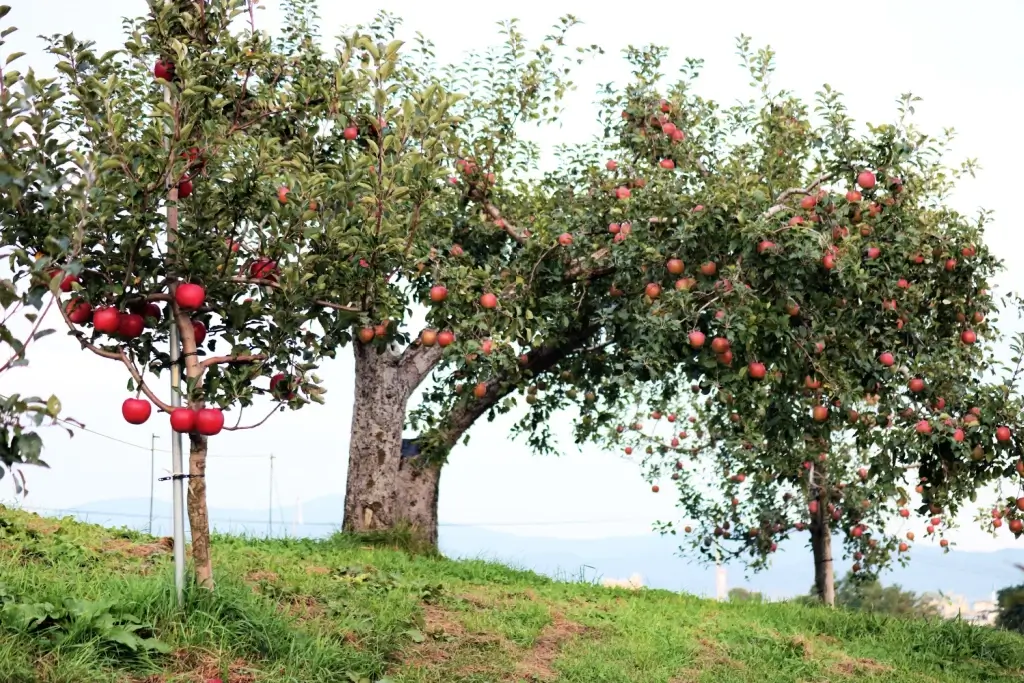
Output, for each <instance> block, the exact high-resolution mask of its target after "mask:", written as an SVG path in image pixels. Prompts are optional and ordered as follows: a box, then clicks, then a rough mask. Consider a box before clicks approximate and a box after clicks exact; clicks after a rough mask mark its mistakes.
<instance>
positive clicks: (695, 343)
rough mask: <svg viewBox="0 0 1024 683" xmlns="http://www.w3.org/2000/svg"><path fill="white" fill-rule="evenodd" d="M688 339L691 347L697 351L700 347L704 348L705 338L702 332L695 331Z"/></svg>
mask: <svg viewBox="0 0 1024 683" xmlns="http://www.w3.org/2000/svg"><path fill="white" fill-rule="evenodd" d="M687 338H688V339H689V341H690V346H691V347H693V348H695V349H699V348H700V347H702V346H704V339H705V337H704V333H703V332H701V331H700V330H694V331H693V332H691V333H690V334H689V335H688V337H687Z"/></svg>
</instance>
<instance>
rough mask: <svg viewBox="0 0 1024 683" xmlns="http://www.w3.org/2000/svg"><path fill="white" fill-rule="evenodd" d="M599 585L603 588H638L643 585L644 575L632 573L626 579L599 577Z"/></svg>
mask: <svg viewBox="0 0 1024 683" xmlns="http://www.w3.org/2000/svg"><path fill="white" fill-rule="evenodd" d="M601 585H602V586H604V587H605V588H628V589H630V590H639V589H641V588H643V587H644V577H642V576H640V575H639V574H633V575H632V576H630V577H629V578H628V579H601Z"/></svg>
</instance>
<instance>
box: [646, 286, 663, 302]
mask: <svg viewBox="0 0 1024 683" xmlns="http://www.w3.org/2000/svg"><path fill="white" fill-rule="evenodd" d="M644 294H646V295H647V296H648V297H650V298H651V299H657V298H658V296H659V295H660V294H661V285H659V284H658V283H657V282H648V283H647V286H646V287H644Z"/></svg>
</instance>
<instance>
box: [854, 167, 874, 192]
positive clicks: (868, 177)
mask: <svg viewBox="0 0 1024 683" xmlns="http://www.w3.org/2000/svg"><path fill="white" fill-rule="evenodd" d="M857 184H858V185H860V186H861V187H862V188H864V189H865V190H870V189H871V188H873V187H874V186H875V174H874V173H872V172H871V171H861V172H860V173H858V174H857Z"/></svg>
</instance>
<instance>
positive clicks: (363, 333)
mask: <svg viewBox="0 0 1024 683" xmlns="http://www.w3.org/2000/svg"><path fill="white" fill-rule="evenodd" d="M357 334H358V336H359V341H361V342H362V343H364V344H369V343H370V342H372V341H373V338H374V337H376V336H377V331H376V330H374V329H373V328H372V327H362V328H360V329H359V332H358V333H357Z"/></svg>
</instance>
